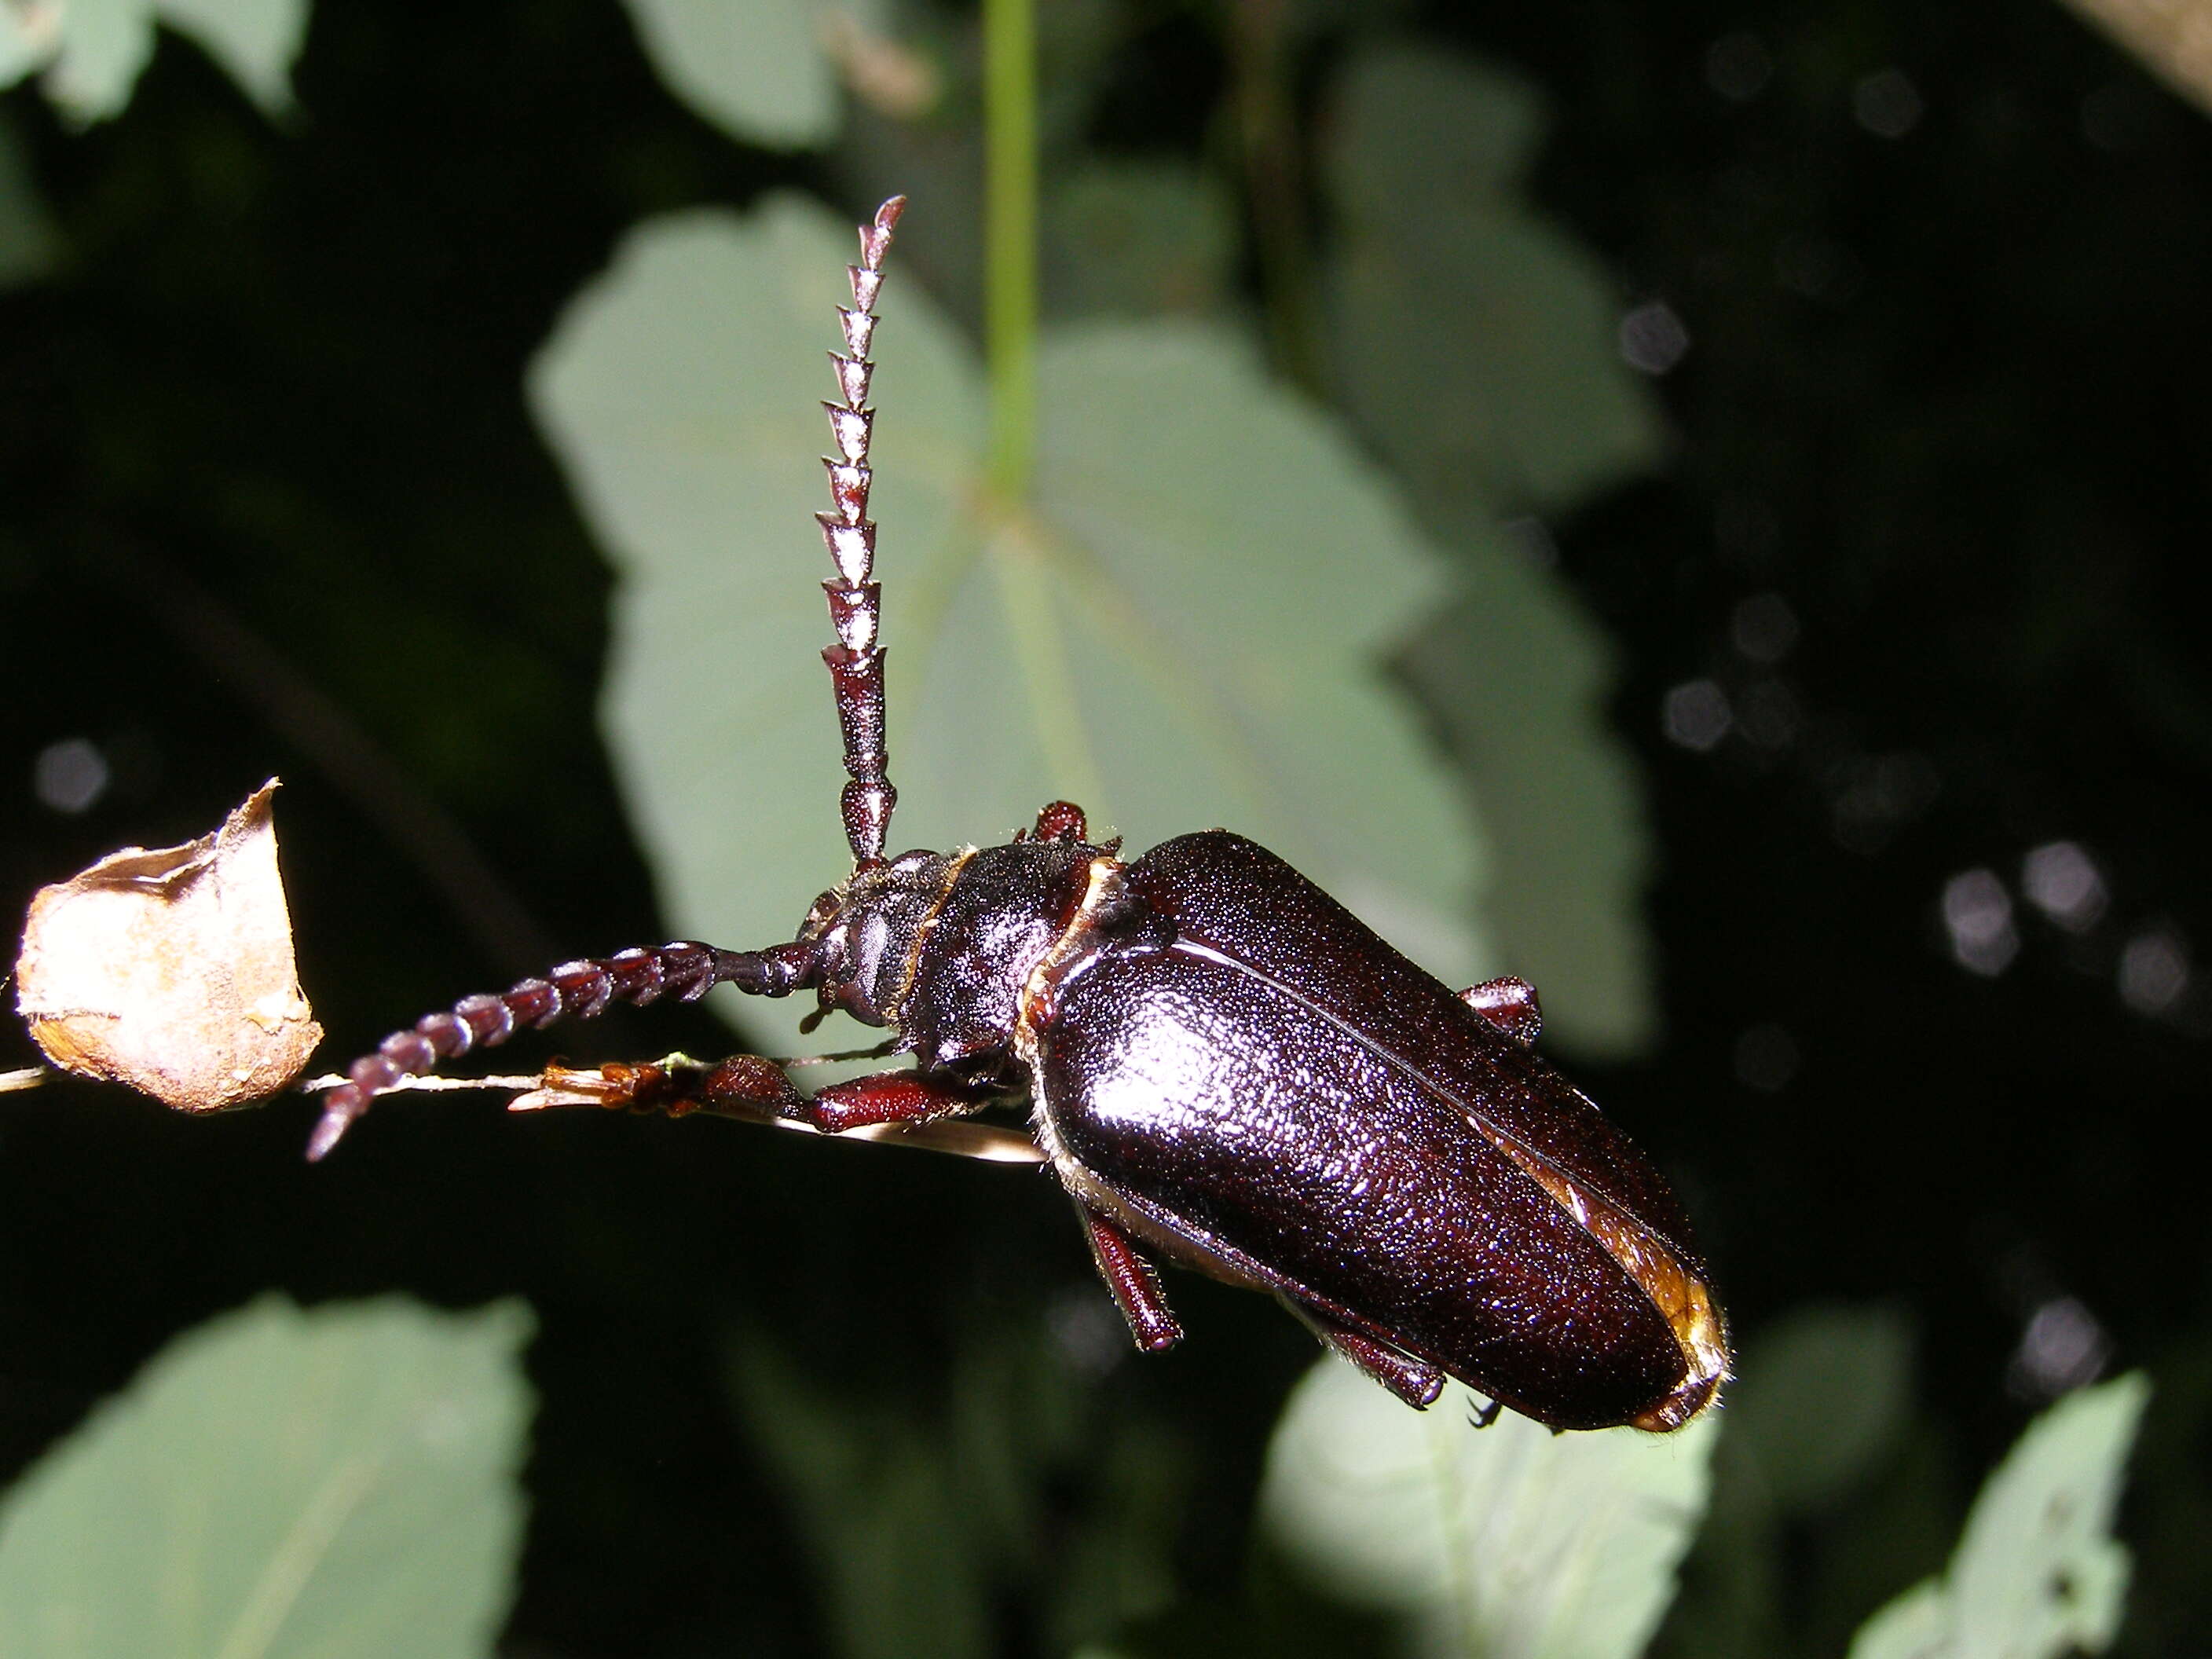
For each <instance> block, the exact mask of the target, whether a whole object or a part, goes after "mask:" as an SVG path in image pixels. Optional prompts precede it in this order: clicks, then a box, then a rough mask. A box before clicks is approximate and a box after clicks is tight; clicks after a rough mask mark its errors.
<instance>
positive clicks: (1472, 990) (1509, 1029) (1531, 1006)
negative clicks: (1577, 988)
mask: <svg viewBox="0 0 2212 1659" xmlns="http://www.w3.org/2000/svg"><path fill="white" fill-rule="evenodd" d="M1459 1000H1461V1001H1462V1002H1464V1003H1465V1004H1467V1006H1468V1007H1470V1008H1472V1009H1474V1012H1476V1013H1478V1014H1480V1015H1481V1016H1482V1017H1483V1018H1485V1019H1486V1020H1488V1021H1489V1022H1490V1023H1491V1024H1492V1025H1495V1026H1496V1027H1497V1028H1498V1030H1501V1031H1503V1032H1504V1033H1505V1035H1506V1036H1510V1037H1511V1038H1512V1039H1513V1040H1514V1041H1515V1042H1517V1043H1519V1044H1520V1045H1521V1046H1522V1048H1534V1047H1535V1045H1536V1039H1537V1037H1538V1036H1541V1035H1542V1033H1543V1030H1544V1011H1543V1009H1542V1008H1541V1007H1540V1006H1537V1002H1536V987H1534V986H1533V985H1531V984H1529V983H1528V981H1527V980H1525V979H1515V978H1514V977H1513V976H1512V975H1510V974H1509V975H1505V976H1504V978H1502V979H1486V980H1485V981H1482V983H1481V984H1480V985H1470V986H1468V987H1467V989H1465V990H1464V991H1462V992H1461V993H1460V994H1459Z"/></svg>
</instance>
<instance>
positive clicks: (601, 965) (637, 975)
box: [307, 940, 817, 1163]
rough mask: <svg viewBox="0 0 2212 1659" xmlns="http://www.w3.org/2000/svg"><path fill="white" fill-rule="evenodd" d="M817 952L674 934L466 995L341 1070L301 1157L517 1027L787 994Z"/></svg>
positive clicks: (321, 1150)
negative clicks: (716, 996) (723, 991)
mask: <svg viewBox="0 0 2212 1659" xmlns="http://www.w3.org/2000/svg"><path fill="white" fill-rule="evenodd" d="M816 969H817V963H816V955H815V952H814V951H812V950H811V949H810V948H809V947H808V946H806V945H800V944H796V943H794V944H790V945H776V946H775V947H774V948H772V949H770V950H766V951H724V950H720V949H719V948H717V947H716V946H714V945H696V944H692V943H690V942H689V941H684V940H679V941H678V942H677V943H676V944H673V945H657V946H653V947H650V948H636V949H632V950H628V951H617V952H615V954H614V955H612V956H611V957H596V958H592V959H588V960H582V961H577V962H564V963H562V964H561V965H560V966H559V967H557V968H554V969H549V970H548V971H547V972H546V974H545V976H544V978H542V979H526V980H523V981H520V982H519V983H517V984H515V985H513V986H510V987H508V988H507V989H506V990H504V991H502V992H501V993H499V994H497V995H496V996H490V995H484V996H472V997H463V998H462V999H461V1000H459V1002H457V1003H455V1004H454V1005H453V1007H452V1008H450V1009H447V1010H443V1011H441V1012H437V1013H435V1014H425V1015H423V1016H422V1018H420V1019H418V1020H416V1022H415V1024H412V1025H410V1026H409V1027H408V1028H407V1029H406V1030H400V1031H394V1032H393V1033H392V1035H391V1036H388V1037H386V1038H385V1039H384V1041H383V1042H380V1043H379V1044H378V1045H377V1048H376V1052H375V1053H374V1054H364V1055H362V1058H360V1059H359V1060H356V1061H354V1063H353V1064H352V1065H350V1066H347V1067H346V1080H345V1081H344V1082H343V1083H341V1084H339V1085H337V1088H335V1089H333V1090H331V1091H330V1093H329V1094H327V1095H325V1097H323V1115H322V1120H321V1121H319V1123H317V1124H316V1125H315V1132H314V1133H313V1134H312V1135H310V1136H309V1137H308V1139H307V1159H308V1161H309V1162H310V1163H313V1162H315V1161H317V1160H319V1159H320V1158H322V1157H323V1155H324V1154H325V1153H326V1152H329V1151H330V1150H331V1147H333V1146H337V1144H338V1140H339V1138H340V1137H342V1136H343V1134H344V1133H345V1132H346V1131H347V1130H348V1129H349V1128H350V1127H353V1122H354V1120H355V1119H356V1118H357V1117H359V1116H360V1115H362V1113H363V1112H365V1111H367V1110H368V1108H369V1103H370V1102H372V1101H374V1099H375V1098H376V1097H377V1096H379V1095H380V1094H382V1093H383V1092H384V1091H386V1090H387V1089H390V1088H392V1086H393V1085H395V1084H397V1083H398V1081H399V1079H401V1078H403V1077H422V1076H423V1075H425V1074H426V1073H429V1072H431V1071H434V1070H435V1069H436V1068H437V1066H438V1065H439V1063H440V1062H441V1061H442V1060H453V1059H455V1058H457V1057H459V1055H462V1054H466V1053H468V1051H469V1050H470V1049H471V1048H496V1047H498V1046H499V1045H500V1044H501V1043H502V1042H506V1041H507V1039H508V1038H509V1037H511V1036H513V1035H514V1034H515V1033H516V1032H517V1031H519V1030H525V1029H535V1028H537V1027H541V1026H546V1025H550V1024H553V1023H554V1022H555V1021H556V1020H562V1019H590V1018H594V1017H595V1016H597V1015H599V1014H600V1013H603V1012H605V1011H606V1009H607V1008H608V1007H609V1006H611V1005H612V1004H614V1003H617V1002H627V1003H629V1004H630V1005H631V1006H633V1007H638V1008H642V1007H644V1006H646V1005H647V1003H651V1002H657V1001H659V1000H660V999H661V998H662V997H664V996H671V997H674V998H675V999H676V1000H678V1001H679V1002H696V1001H698V1000H699V999H700V998H701V997H702V996H705V995H706V994H707V993H708V991H710V990H712V989H713V988H714V987H715V986H717V985H734V986H736V987H738V989H739V990H741V991H745V992H749V993H750V994H753V995H755V996H770V997H780V996H786V995H788V994H790V993H791V992H793V991H795V990H798V989H799V988H801V987H804V986H806V985H808V984H811V982H812V981H813V975H814V973H815V971H816Z"/></svg>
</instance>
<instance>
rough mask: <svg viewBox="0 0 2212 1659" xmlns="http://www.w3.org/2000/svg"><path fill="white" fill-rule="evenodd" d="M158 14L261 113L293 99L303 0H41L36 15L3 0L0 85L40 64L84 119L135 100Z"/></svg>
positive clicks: (57, 96)
mask: <svg viewBox="0 0 2212 1659" xmlns="http://www.w3.org/2000/svg"><path fill="white" fill-rule="evenodd" d="M157 20H158V21H164V22H167V23H169V24H171V25H172V26H173V27H176V28H179V29H181V30H182V31H184V32H185V33H188V34H190V35H191V36H192V38H193V39H194V40H197V41H198V42H199V44H200V45H201V46H203V47H204V48H205V50H206V51H207V52H208V55H209V56H210V57H211V58H214V59H215V60H216V63H218V64H222V67H223V68H224V69H225V70H228V71H229V73H230V75H231V76H233V78H234V79H235V80H236V81H237V82H238V83H239V85H240V86H241V87H243V88H246V92H247V93H248V94H250V95H251V96H252V98H253V99H254V100H256V101H257V102H258V103H259V104H260V105H261V106H262V107H263V108H264V109H265V110H267V111H269V112H270V113H272V114H274V113H276V112H280V111H282V110H283V109H284V108H286V107H287V106H289V104H290V102H291V97H292V85H291V75H292V62H293V60H294V59H295V58H297V57H298V56H299V54H300V44H301V40H303V39H304V38H305V37H306V34H307V0H47V3H46V4H44V5H41V6H40V7H39V8H37V9H36V10H35V11H33V10H31V9H19V8H17V7H14V6H9V5H0V86H7V85H9V84H12V83H13V82H15V81H17V80H20V79H21V77H22V76H25V75H27V74H29V73H31V72H32V71H33V70H44V71H45V73H46V95H47V96H48V97H49V98H51V99H52V100H53V101H54V102H55V103H56V104H57V105H58V106H60V107H61V108H63V109H64V110H66V111H67V112H69V113H70V115H72V116H73V117H75V118H76V119H77V120H80V121H87V122H89V121H99V120H105V119H106V118H108V117H109V116H112V115H114V114H117V113H118V112H120V111H121V110H122V108H123V106H125V105H126V104H128V103H129V102H130V101H131V88H133V87H135V86H136V85H137V82H138V75H139V71H140V70H143V69H144V68H145V67H146V63H147V60H148V59H149V58H151V57H152V56H153V55H154V25H155V21H157Z"/></svg>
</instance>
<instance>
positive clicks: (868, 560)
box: [815, 196, 906, 865]
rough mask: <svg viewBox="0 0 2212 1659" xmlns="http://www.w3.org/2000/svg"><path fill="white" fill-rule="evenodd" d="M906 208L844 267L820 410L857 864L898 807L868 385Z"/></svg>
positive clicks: (894, 210)
mask: <svg viewBox="0 0 2212 1659" xmlns="http://www.w3.org/2000/svg"><path fill="white" fill-rule="evenodd" d="M905 208H906V198H905V197H902V196H894V197H891V199H890V201H888V202H885V203H884V204H883V205H882V206H881V207H879V208H878V209H877V210H876V217H875V222H873V223H872V224H866V225H862V226H861V227H860V264H856V265H848V266H846V267H845V274H846V275H847V276H848V277H850V278H851V279H852V284H853V303H852V305H851V306H849V307H847V306H840V307H837V324H838V327H839V328H840V330H841V331H842V332H843V334H844V337H845V349H844V350H843V352H842V353H840V352H835V351H833V352H831V353H830V354H829V363H830V367H831V368H833V369H834V370H835V371H836V376H837V401H836V402H835V403H824V404H823V405H822V408H823V412H824V413H826V414H827V415H828V416H829V435H830V437H831V439H832V441H834V442H835V443H836V448H837V453H836V455H834V456H824V457H823V461H822V465H823V467H824V468H825V469H826V470H827V471H828V473H829V506H830V510H829V512H827V513H816V514H815V520H816V521H817V523H818V524H820V525H821V526H822V542H823V546H824V547H826V548H827V549H828V550H829V558H830V561H831V562H832V563H834V564H835V565H836V567H837V574H836V578H835V579H834V580H829V581H826V582H824V583H823V584H822V589H823V592H825V593H827V594H828V595H829V624H830V626H831V627H832V628H834V629H836V634H837V643H836V644H835V645H833V646H830V647H828V648H827V649H826V650H824V651H823V653H822V659H823V661H824V662H825V663H827V664H828V665H829V678H830V683H831V685H832V687H833V689H834V690H835V692H836V700H837V724H838V726H839V728H840V729H841V731H842V734H843V737H844V741H845V770H846V772H847V773H848V775H849V776H850V778H851V781H850V782H848V784H846V786H845V788H844V793H843V795H842V798H841V801H840V805H841V807H842V813H843V817H844V820H845V838H846V840H847V841H848V842H850V843H851V845H852V848H853V861H854V864H855V865H866V864H877V863H880V862H882V860H883V856H884V835H885V832H886V831H887V830H888V829H889V828H890V817H891V808H892V807H893V806H894V805H896V803H897V800H898V792H897V791H896V790H895V789H893V788H892V787H891V784H890V776H889V775H888V773H887V771H886V768H887V766H888V765H889V763H890V757H889V755H888V754H886V752H885V751H884V653H883V649H882V647H880V646H878V644H877V643H876V636H877V634H878V629H879V628H880V625H881V623H882V605H881V598H880V590H879V589H878V587H877V586H876V584H875V581H874V580H873V577H874V570H875V558H876V526H874V524H872V522H871V521H870V520H869V518H868V486H869V484H870V483H872V481H873V477H874V475H873V473H872V472H871V471H870V470H869V467H868V442H869V440H870V438H871V437H872V435H873V433H874V429H875V418H876V417H875V411H874V410H872V409H870V408H869V407H868V381H869V378H870V376H871V375H872V374H873V373H874V371H875V365H874V364H873V363H872V362H869V361H868V347H869V344H870V343H871V342H872V341H873V339H874V338H875V333H876V315H875V305H876V298H877V295H879V294H880V293H881V292H882V291H883V285H884V254H886V253H887V252H890V245H891V231H892V228H894V227H895V226H896V225H897V223H898V219H899V215H900V214H901V213H902V211H904V210H905Z"/></svg>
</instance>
